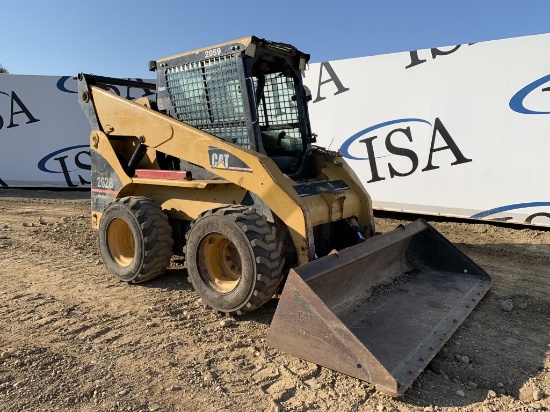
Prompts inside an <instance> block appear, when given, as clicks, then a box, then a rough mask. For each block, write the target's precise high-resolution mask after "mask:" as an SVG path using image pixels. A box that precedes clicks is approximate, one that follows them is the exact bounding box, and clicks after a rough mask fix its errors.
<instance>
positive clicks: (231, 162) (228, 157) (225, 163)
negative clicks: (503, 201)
mask: <svg viewBox="0 0 550 412" xmlns="http://www.w3.org/2000/svg"><path fill="white" fill-rule="evenodd" d="M208 156H209V158H210V167H211V168H212V169H217V170H231V171H234V172H248V173H250V172H252V169H250V167H248V165H247V164H246V163H244V162H243V161H242V160H241V159H239V158H238V157H236V156H234V155H232V154H231V153H228V152H226V151H225V150H223V149H219V148H217V147H209V148H208Z"/></svg>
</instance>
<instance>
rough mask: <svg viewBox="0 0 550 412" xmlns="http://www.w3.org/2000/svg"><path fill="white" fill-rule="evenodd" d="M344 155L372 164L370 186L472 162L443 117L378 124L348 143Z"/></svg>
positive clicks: (406, 119) (347, 157)
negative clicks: (383, 181)
mask: <svg viewBox="0 0 550 412" xmlns="http://www.w3.org/2000/svg"><path fill="white" fill-rule="evenodd" d="M340 151H341V153H342V155H343V157H345V158H346V159H350V160H354V161H368V163H369V168H370V172H371V178H370V180H368V181H367V183H374V182H379V181H381V180H386V178H388V177H389V178H390V179H393V178H396V177H406V176H410V175H412V174H413V173H417V172H428V171H431V170H436V169H439V167H440V166H443V165H450V166H457V165H461V164H464V163H469V162H471V161H472V159H470V158H467V157H466V156H465V155H464V154H463V153H462V151H461V150H460V148H459V146H458V144H457V143H456V141H455V139H454V138H453V137H452V136H451V134H450V133H449V131H448V130H447V128H446V127H445V125H444V124H443V122H442V121H441V119H440V118H439V117H437V118H435V120H434V121H429V120H426V119H420V118H402V119H394V120H389V121H386V122H382V123H378V124H375V125H373V126H370V127H367V128H366V129H363V130H361V131H359V132H357V133H355V134H354V135H353V136H351V137H349V138H348V139H346V141H345V142H344V143H343V144H342V146H341V148H340Z"/></svg>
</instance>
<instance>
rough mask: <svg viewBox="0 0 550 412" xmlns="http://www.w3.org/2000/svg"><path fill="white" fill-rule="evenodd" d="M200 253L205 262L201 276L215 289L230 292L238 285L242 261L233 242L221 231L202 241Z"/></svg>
mask: <svg viewBox="0 0 550 412" xmlns="http://www.w3.org/2000/svg"><path fill="white" fill-rule="evenodd" d="M199 253H200V258H201V259H202V260H203V262H204V271H201V276H202V278H203V279H204V280H205V281H207V282H208V283H209V285H210V286H211V287H212V288H213V289H215V290H217V291H219V292H222V293H229V292H231V291H232V290H234V289H235V288H236V287H237V285H238V284H239V281H240V280H241V273H242V263H241V256H240V254H239V251H238V250H237V248H236V247H235V245H234V244H233V242H231V241H230V240H229V239H228V238H227V237H225V236H224V235H222V234H220V233H211V234H209V235H207V236H206V237H205V238H204V239H203V240H202V241H201V244H200V246H199ZM202 272H206V273H202Z"/></svg>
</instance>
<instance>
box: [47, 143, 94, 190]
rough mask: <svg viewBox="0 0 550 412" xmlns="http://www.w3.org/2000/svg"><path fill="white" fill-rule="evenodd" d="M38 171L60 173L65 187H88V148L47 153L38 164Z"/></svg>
mask: <svg viewBox="0 0 550 412" xmlns="http://www.w3.org/2000/svg"><path fill="white" fill-rule="evenodd" d="M37 166H38V169H40V170H41V171H42V172H44V173H61V174H62V175H63V178H64V179H65V182H66V183H67V187H70V188H75V187H88V186H89V185H90V181H89V179H90V170H91V168H92V167H91V163H90V146H89V145H78V146H70V147H65V148H63V149H60V150H56V151H55V152H52V153H49V154H47V155H46V156H44V157H43V158H42V159H40V161H39V162H38V165H37Z"/></svg>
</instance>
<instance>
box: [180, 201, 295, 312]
mask: <svg viewBox="0 0 550 412" xmlns="http://www.w3.org/2000/svg"><path fill="white" fill-rule="evenodd" d="M186 240H187V242H186V246H185V261H186V267H187V272H188V275H189V280H190V281H191V284H192V285H193V287H194V288H195V291H196V292H197V293H198V295H199V296H200V297H201V298H202V300H203V302H204V304H206V305H207V306H210V307H211V308H212V309H214V310H215V311H217V312H222V313H226V314H236V315H241V314H244V313H247V312H251V311H253V310H255V309H257V308H259V307H260V306H262V305H263V304H264V303H266V302H267V301H268V300H269V299H270V298H271V297H272V296H273V295H274V294H275V292H276V291H277V288H278V286H279V284H280V283H281V281H282V280H283V266H284V258H282V256H281V250H282V242H281V241H280V239H279V238H278V237H277V233H276V229H275V227H274V225H272V224H271V223H269V222H268V221H267V219H266V218H265V216H261V215H259V214H258V213H256V210H255V209H254V208H250V207H245V206H231V207H224V208H220V209H215V210H210V211H208V212H205V213H203V214H202V215H201V216H200V217H199V218H198V219H197V220H195V221H194V222H193V223H192V225H191V228H190V230H189V231H188V232H187V234H186Z"/></svg>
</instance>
